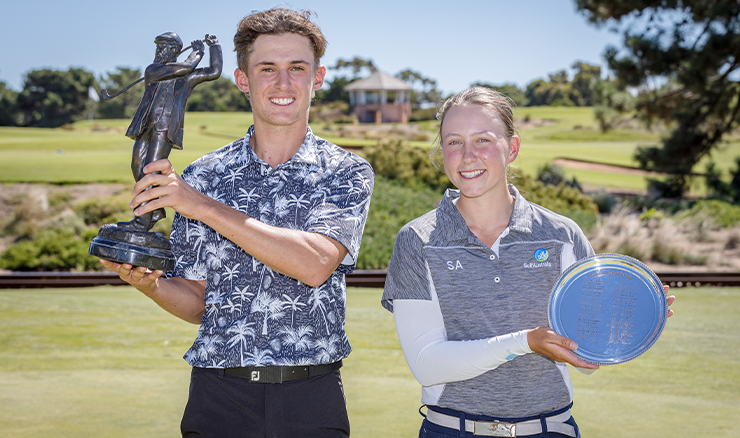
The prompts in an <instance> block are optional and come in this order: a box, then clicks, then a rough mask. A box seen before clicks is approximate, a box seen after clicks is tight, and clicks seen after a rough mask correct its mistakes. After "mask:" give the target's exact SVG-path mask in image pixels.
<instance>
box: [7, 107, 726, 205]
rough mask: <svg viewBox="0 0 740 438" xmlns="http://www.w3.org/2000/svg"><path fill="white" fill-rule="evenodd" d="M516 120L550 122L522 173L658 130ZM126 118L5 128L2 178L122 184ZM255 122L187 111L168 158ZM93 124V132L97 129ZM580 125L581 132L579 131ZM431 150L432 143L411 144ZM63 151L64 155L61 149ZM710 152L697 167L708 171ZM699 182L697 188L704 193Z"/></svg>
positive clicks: (602, 154) (631, 180)
mask: <svg viewBox="0 0 740 438" xmlns="http://www.w3.org/2000/svg"><path fill="white" fill-rule="evenodd" d="M515 114H516V117H517V118H518V119H524V118H525V117H526V116H529V118H530V119H531V120H546V121H548V122H550V124H548V125H543V126H537V127H534V128H527V129H522V130H521V131H520V134H521V138H522V150H521V152H520V155H519V158H518V159H517V161H516V162H515V164H517V165H518V166H520V167H521V168H522V169H523V170H524V171H526V172H527V173H530V174H535V173H536V171H537V169H538V168H539V167H541V166H542V165H544V164H545V163H548V162H550V161H552V160H553V159H555V158H557V157H564V158H574V159H580V160H589V161H597V162H602V163H610V164H619V165H624V166H636V165H637V164H636V163H635V161H634V160H633V159H632V155H633V153H634V150H635V148H637V146H638V145H643V144H657V143H658V142H659V136H658V134H656V133H654V132H649V131H646V130H616V131H613V132H611V133H608V134H602V133H601V132H600V131H599V130H598V126H597V123H596V121H595V120H594V118H593V110H592V109H591V108H588V107H581V108H568V107H522V108H517V109H516V110H515ZM128 123H129V121H128V120H95V121H93V123H90V122H88V121H81V122H78V123H75V124H74V125H73V128H74V129H61V128H59V129H41V128H9V127H0V182H46V183H70V182H97V181H100V182H123V183H131V182H132V181H133V177H132V176H131V172H130V170H129V167H130V163H131V147H132V145H133V141H132V140H131V139H129V138H127V137H126V136H125V135H124V133H125V131H126V128H127V126H128ZM251 123H252V114H251V113H201V112H190V113H187V115H186V120H185V140H184V142H185V144H184V147H185V148H184V150H182V151H177V150H175V151H173V152H172V153H171V154H170V160H171V161H172V162H173V164H174V165H175V168H176V169H177V170H180V171H181V170H182V169H183V168H184V167H185V166H186V165H187V164H189V163H191V162H192V161H193V160H195V159H196V158H198V157H200V156H201V155H203V154H205V153H208V152H210V151H213V150H215V149H217V148H219V147H221V146H223V145H224V144H226V143H229V142H230V141H233V140H235V139H237V138H239V137H241V136H243V135H244V133H245V132H246V130H247V128H248V127H249V125H250V124H251ZM415 123H417V124H419V125H420V126H421V127H422V130H423V131H425V132H426V131H429V130H430V129H431V130H434V129H436V128H434V126H436V123H437V122H430V121H426V122H415ZM93 128H94V129H93ZM313 128H314V132H315V133H316V134H317V135H319V136H323V137H325V138H326V139H327V140H329V141H332V142H334V143H337V144H341V145H347V146H356V145H372V144H375V143H376V141H375V140H362V139H350V138H342V137H334V136H331V135H325V133H324V129H325V128H326V124H325V123H322V122H319V123H316V124H314V125H313ZM576 128H577V129H576ZM410 144H412V145H413V146H417V147H422V148H428V147H430V146H431V144H432V141H431V140H430V141H414V142H410ZM60 152H62V153H60ZM737 156H740V142H738V140H737V138H736V137H733V139H732V140H731V141H729V142H727V143H726V144H724V145H723V146H722V147H721V148H719V149H717V150H715V151H713V154H712V157H711V159H713V160H714V161H715V162H716V164H717V168H718V169H719V170H721V171H723V172H727V171H728V170H729V169H731V168H733V167H734V166H735V157H737ZM709 159H710V157H705V158H704V159H702V161H701V162H700V163H699V164H697V166H696V167H695V169H694V171H695V172H697V173H703V172H704V169H705V166H706V162H707V161H708V160H709ZM566 175H567V176H568V177H569V178H570V177H576V178H577V179H578V180H579V182H581V183H584V184H588V185H590V186H596V187H621V188H629V189H645V188H646V180H645V178H644V177H641V176H634V175H625V174H620V173H606V172H589V171H584V170H574V169H566ZM702 192H703V188H702V184H698V185H697V186H696V187H695V188H694V189H693V190H692V193H696V194H701V193H702Z"/></svg>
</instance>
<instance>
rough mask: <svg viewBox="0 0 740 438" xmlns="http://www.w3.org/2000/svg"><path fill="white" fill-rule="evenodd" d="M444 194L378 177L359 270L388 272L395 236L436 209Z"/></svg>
mask: <svg viewBox="0 0 740 438" xmlns="http://www.w3.org/2000/svg"><path fill="white" fill-rule="evenodd" d="M442 195H443V191H441V190H431V189H429V188H426V189H420V190H413V189H411V188H409V187H403V186H401V185H400V184H399V183H398V182H397V181H391V180H388V179H386V178H383V177H382V176H380V177H376V178H375V189H374V190H373V199H372V201H371V202H370V211H369V212H368V218H367V224H366V225H365V232H364V234H363V236H362V249H361V250H360V255H359V256H358V259H357V269H385V268H386V267H388V261H389V260H390V258H391V253H392V252H393V244H394V242H395V241H396V235H397V234H398V231H400V230H401V227H403V226H404V225H405V224H406V223H408V222H409V221H411V220H412V219H415V218H417V217H419V216H421V215H423V214H424V213H426V212H428V211H430V210H433V209H434V208H436V207H437V205H438V203H439V201H440V200H441V199H442Z"/></svg>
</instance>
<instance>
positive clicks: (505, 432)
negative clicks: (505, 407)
mask: <svg viewBox="0 0 740 438" xmlns="http://www.w3.org/2000/svg"><path fill="white" fill-rule="evenodd" d="M473 433H474V434H475V435H481V436H507V437H515V436H516V423H499V422H495V423H489V422H487V421H476V422H475V429H474V432H473Z"/></svg>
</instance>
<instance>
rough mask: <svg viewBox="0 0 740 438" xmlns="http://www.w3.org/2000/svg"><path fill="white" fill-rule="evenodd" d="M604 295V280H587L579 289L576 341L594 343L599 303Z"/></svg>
mask: <svg viewBox="0 0 740 438" xmlns="http://www.w3.org/2000/svg"><path fill="white" fill-rule="evenodd" d="M603 295H604V280H602V279H599V278H589V279H588V280H586V281H584V282H583V286H582V287H581V302H580V305H579V308H578V329H577V330H576V339H580V340H583V341H596V340H597V339H596V336H597V334H598V331H599V322H600V321H601V319H600V315H601V301H602V298H603Z"/></svg>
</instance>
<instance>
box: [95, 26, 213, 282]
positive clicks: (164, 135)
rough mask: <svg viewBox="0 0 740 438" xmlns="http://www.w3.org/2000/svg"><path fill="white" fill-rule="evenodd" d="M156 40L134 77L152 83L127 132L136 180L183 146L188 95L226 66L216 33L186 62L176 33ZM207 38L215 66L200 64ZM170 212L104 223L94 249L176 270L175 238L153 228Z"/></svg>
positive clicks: (133, 262)
mask: <svg viewBox="0 0 740 438" xmlns="http://www.w3.org/2000/svg"><path fill="white" fill-rule="evenodd" d="M154 43H155V44H156V45H157V50H156V52H155V55H154V62H153V63H152V64H151V65H149V66H148V67H147V68H146V71H145V73H144V77H143V78H141V79H139V80H138V81H136V82H134V84H135V83H137V82H139V81H141V80H145V81H146V88H145V90H144V96H143V97H142V98H141V102H140V103H139V107H138V108H137V110H136V113H135V114H134V118H133V120H132V121H131V125H130V126H129V127H128V130H127V131H126V136H127V137H130V138H132V139H134V148H133V157H132V159H131V170H132V171H133V174H134V178H135V179H136V181H139V180H140V179H141V178H143V177H144V167H145V166H146V165H147V164H149V163H151V162H153V161H156V160H161V159H164V158H167V157H168V156H169V154H170V151H171V150H172V148H175V149H182V139H183V123H184V121H185V104H186V103H187V99H188V96H190V93H191V92H192V90H193V88H195V86H196V85H198V84H199V83H201V82H205V81H212V80H215V79H217V78H218V77H219V76H220V75H221V68H222V66H223V60H222V55H221V46H220V45H219V43H218V39H216V37H215V36H213V35H206V36H205V39H204V40H195V41H193V42H192V44H191V45H190V46H189V47H188V48H186V49H185V50H187V49H192V50H193V51H192V53H191V54H190V56H188V58H187V59H186V60H185V61H183V62H177V57H178V56H179V55H180V54H181V53H182V52H184V51H185V50H183V48H182V40H181V39H180V37H179V36H178V35H177V34H176V33H173V32H165V33H163V34H162V35H159V36H158V37H157V38H155V39H154ZM204 44H207V45H208V47H209V58H210V66H209V67H208V68H199V69H196V67H197V66H198V63H200V61H201V59H202V58H203V54H204V48H205V47H204ZM134 84H131V85H129V86H128V87H126V88H124V89H123V90H121V91H119V92H118V93H116V94H113V95H108V93H107V91H106V90H103V93H102V94H103V98H104V99H112V98H114V97H116V96H118V95H119V94H121V93H122V92H124V91H126V90H127V89H128V88H129V87H131V86H132V85H134ZM164 217H165V211H164V209H163V208H159V209H157V210H154V211H151V212H148V213H145V214H143V215H141V216H135V217H134V218H133V219H132V220H131V221H128V222H119V223H118V224H117V225H112V224H109V225H104V226H103V227H102V228H100V231H99V232H98V237H96V238H95V239H94V240H93V241H92V243H91V244H90V250H89V253H90V254H91V255H94V256H96V257H99V258H102V259H106V260H111V261H114V262H117V263H128V264H131V265H134V266H144V267H147V268H149V269H152V270H157V269H159V270H162V271H165V272H170V271H172V270H174V268H175V258H174V256H173V255H172V251H171V247H170V242H169V240H168V239H167V238H166V237H165V236H164V235H163V234H162V233H156V232H150V231H149V230H151V229H152V227H153V226H154V224H155V223H156V222H157V221H159V220H161V219H163V218H164Z"/></svg>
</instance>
